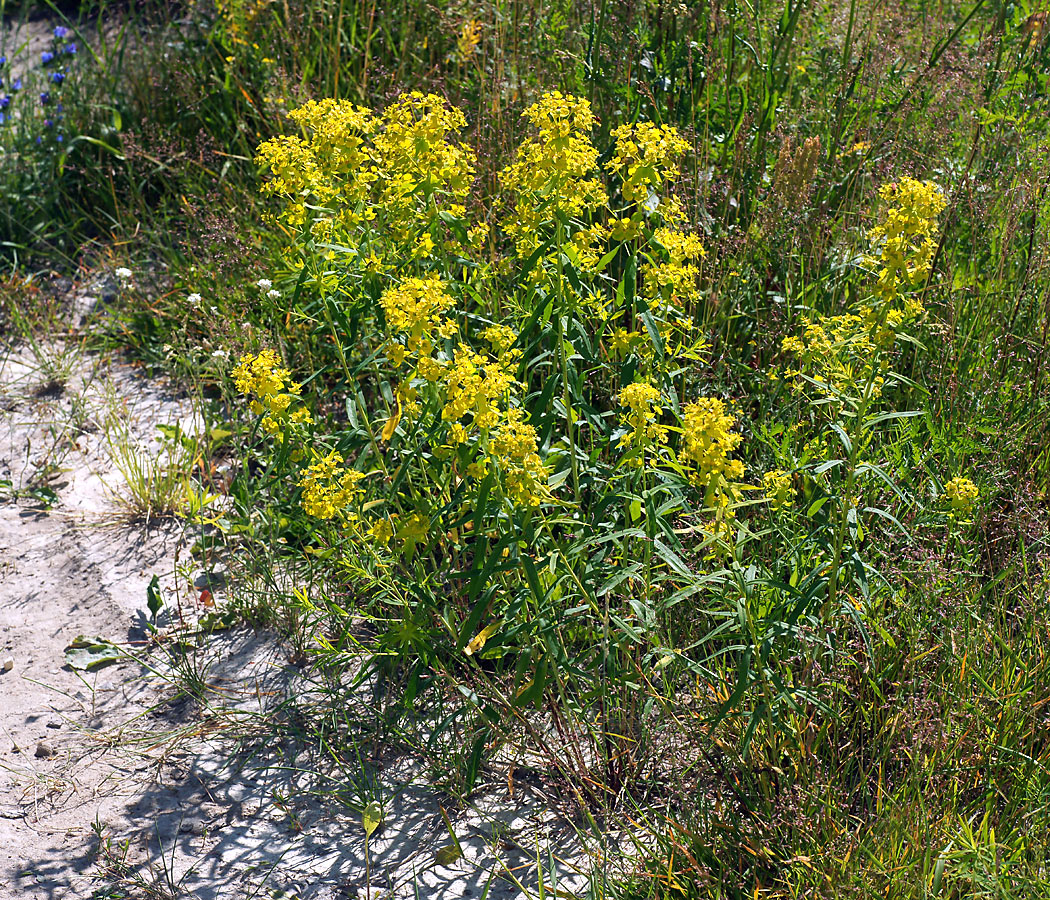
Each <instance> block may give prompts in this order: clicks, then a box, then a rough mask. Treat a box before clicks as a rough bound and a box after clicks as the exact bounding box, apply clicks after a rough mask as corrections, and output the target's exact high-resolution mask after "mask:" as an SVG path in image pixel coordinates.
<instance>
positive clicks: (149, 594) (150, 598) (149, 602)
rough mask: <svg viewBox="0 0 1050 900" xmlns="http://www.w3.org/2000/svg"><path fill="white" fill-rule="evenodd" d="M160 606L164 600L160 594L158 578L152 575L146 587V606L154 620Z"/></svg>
mask: <svg viewBox="0 0 1050 900" xmlns="http://www.w3.org/2000/svg"><path fill="white" fill-rule="evenodd" d="M162 606H164V600H163V599H161V596H160V580H159V579H158V578H157V576H156V575H154V576H153V578H152V580H151V581H150V583H149V586H148V587H147V588H146V607H147V609H149V614H150V618H151V619H152V620H153V621H154V622H155V621H157V613H159V612H160V610H161V607H162Z"/></svg>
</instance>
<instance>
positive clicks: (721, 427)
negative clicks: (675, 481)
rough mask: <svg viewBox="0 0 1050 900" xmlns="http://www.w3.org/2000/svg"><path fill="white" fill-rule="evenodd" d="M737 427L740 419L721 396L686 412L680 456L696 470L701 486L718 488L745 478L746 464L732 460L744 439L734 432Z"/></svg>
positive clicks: (683, 421)
mask: <svg viewBox="0 0 1050 900" xmlns="http://www.w3.org/2000/svg"><path fill="white" fill-rule="evenodd" d="M734 425H736V418H735V417H733V416H732V415H730V414H729V413H728V412H727V411H726V405H725V403H723V402H722V401H721V400H719V399H718V398H717V397H701V398H700V399H699V400H697V401H696V402H695V403H690V404H689V405H688V406H687V407H686V408H685V409H684V410H683V416H682V448H681V450H680V451H679V455H680V457H681V459H682V462H683V463H686V464H693V465H694V466H695V467H696V474H695V479H696V481H697V483H699V484H701V485H703V486H705V487H708V486H712V485H713V486H715V487H716V489H717V488H718V484H717V482H721V481H732V480H734V479H738V478H741V477H743V475H744V464H743V463H742V462H740V460H737V459H730V458H729V455H730V454H731V453H733V451H735V450H736V448H737V447H739V446H740V445H741V443H743V440H744V439H743V437H741V436H740V435H739V434H735V433H734V432H733V431H732V428H733V426H734Z"/></svg>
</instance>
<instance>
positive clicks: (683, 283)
mask: <svg viewBox="0 0 1050 900" xmlns="http://www.w3.org/2000/svg"><path fill="white" fill-rule="evenodd" d="M653 239H654V241H655V243H656V245H657V247H658V248H659V250H660V251H661V252H660V253H659V254H658V255H659V256H662V257H663V260H662V261H660V262H653V263H647V264H646V265H645V266H644V267H643V270H642V271H643V273H644V274H645V285H646V287H645V296H646V299H648V300H649V302H650V303H660V302H663V303H665V304H669V305H671V306H675V307H682V306H684V305H686V303H688V302H689V301H691V300H695V299H696V298H697V297H699V295H700V291H699V288H698V287H697V280H698V279H699V277H700V270H699V269H698V268H697V265H696V264H697V262H698V261H699V260H700V259H701V258H702V257H703V255H704V245H703V243H702V242H701V240H700V237H699V236H698V235H695V234H686V233H684V232H682V231H677V230H675V229H673V228H657V229H656V232H655V233H654V234H653Z"/></svg>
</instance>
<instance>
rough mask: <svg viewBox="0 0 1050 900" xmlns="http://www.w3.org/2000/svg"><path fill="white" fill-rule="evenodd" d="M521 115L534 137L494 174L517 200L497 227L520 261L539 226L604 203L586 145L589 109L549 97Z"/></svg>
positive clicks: (594, 155) (536, 239) (594, 154)
mask: <svg viewBox="0 0 1050 900" xmlns="http://www.w3.org/2000/svg"><path fill="white" fill-rule="evenodd" d="M524 115H525V118H527V119H528V120H529V121H530V122H531V123H532V125H533V127H534V128H535V129H536V131H537V135H536V137H532V138H529V139H527V140H526V141H524V142H523V143H522V144H521V145H520V146H519V147H518V152H517V159H516V160H515V162H513V163H511V164H510V165H509V166H507V167H506V168H505V169H504V170H503V171H502V172H500V181H501V183H502V184H503V187H504V189H506V190H507V191H510V192H512V193H514V194H515V195H516V197H517V200H516V202H515V206H514V211H513V213H512V214H511V215H510V216H509V217H508V218H507V219H506V220H505V221H504V223H503V227H504V230H505V231H506V232H507V234H509V235H510V236H511V238H512V239H513V240H514V242H515V245H516V248H517V253H518V256H519V257H522V258H524V257H526V256H528V255H530V254H531V253H532V252H533V251H535V250H536V248H537V247H539V246H540V242H541V241H542V238H543V235H542V232H543V227H544V225H545V224H547V223H552V222H556V221H558V220H559V219H561V220H565V219H574V218H580V217H581V216H583V215H584V214H585V213H587V212H589V211H590V210H594V209H597V208H598V207H599V206H602V205H604V204H605V203H606V201H607V198H606V194H605V188H604V187H602V184H601V182H600V181H599V180H598V178H597V177H596V176H597V174H598V151H597V149H596V148H595V146H594V144H592V143H591V139H590V131H591V129H592V128H593V126H594V114H593V113H592V112H591V105H590V103H588V102H587V101H586V100H584V99H582V98H578V97H573V96H572V95H570V94H562V93H561V92H559V91H552V92H550V93H547V94H544V95H543V96H542V97H541V98H540V99H539V100H538V101H537V102H536V103H534V104H532V106H530V107H529V108H528V109H526V110H525V113H524Z"/></svg>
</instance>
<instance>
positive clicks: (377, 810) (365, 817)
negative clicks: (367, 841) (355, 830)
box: [361, 800, 383, 838]
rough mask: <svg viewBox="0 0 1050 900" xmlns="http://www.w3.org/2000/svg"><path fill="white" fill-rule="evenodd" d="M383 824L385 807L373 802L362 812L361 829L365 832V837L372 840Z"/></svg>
mask: <svg viewBox="0 0 1050 900" xmlns="http://www.w3.org/2000/svg"><path fill="white" fill-rule="evenodd" d="M382 823H383V807H381V806H380V805H379V804H378V803H376V801H375V800H373V801H372V802H371V803H369V804H368V806H366V807H365V808H364V809H363V810H361V827H362V828H363V829H364V830H365V837H366V838H370V837H371V836H372V834H373V833H374V832H375V830H376V829H377V828H378V827H379V826H380V825H381V824H382Z"/></svg>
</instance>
